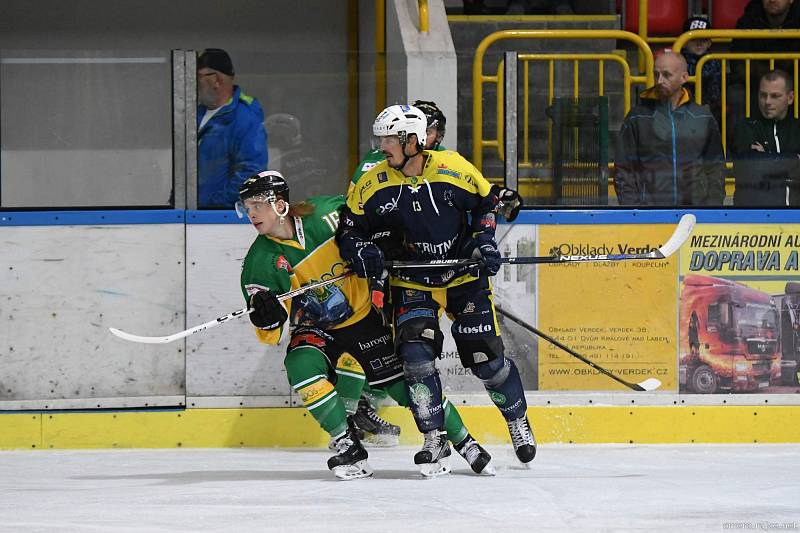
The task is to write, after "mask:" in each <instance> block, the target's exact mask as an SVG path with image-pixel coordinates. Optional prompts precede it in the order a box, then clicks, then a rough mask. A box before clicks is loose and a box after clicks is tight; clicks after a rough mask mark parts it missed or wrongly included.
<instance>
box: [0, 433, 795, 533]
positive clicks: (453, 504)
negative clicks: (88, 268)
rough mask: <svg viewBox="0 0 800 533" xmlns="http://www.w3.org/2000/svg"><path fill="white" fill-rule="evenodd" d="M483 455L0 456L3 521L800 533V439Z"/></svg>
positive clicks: (2, 524)
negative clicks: (420, 458)
mask: <svg viewBox="0 0 800 533" xmlns="http://www.w3.org/2000/svg"><path fill="white" fill-rule="evenodd" d="M488 449H489V451H490V452H491V453H492V454H493V456H494V461H495V465H496V466H497V468H498V475H497V476H496V477H483V476H476V475H474V474H473V473H472V471H471V470H469V468H468V467H467V465H466V463H465V462H464V461H463V460H462V459H461V457H459V456H454V457H453V473H452V474H450V475H449V476H445V477H442V478H437V479H432V480H425V479H421V478H420V476H419V474H418V473H417V470H416V468H415V466H414V465H413V464H412V456H413V454H414V452H415V451H417V448H415V447H414V448H412V447H401V448H394V449H375V448H370V463H371V465H372V467H373V468H374V469H375V476H374V477H373V478H372V479H361V480H355V481H349V482H342V481H336V480H335V479H334V478H333V476H332V474H331V473H330V472H329V471H328V470H327V468H326V467H325V461H326V459H327V458H328V456H329V455H330V452H328V450H323V449H292V450H287V449H213V450H206V449H202V450H199V449H194V450H191V449H177V450H98V451H84V450H81V451H14V452H11V451H8V452H0V531H2V532H4V533H5V532H30V531H43V532H51V531H52V532H60V533H61V532H84V531H87V532H142V533H149V532H164V531H181V532H199V531H230V532H250V531H297V532H304V533H308V532H313V531H366V532H375V533H383V532H388V531H405V532H411V531H438V532H450V531H453V532H467V531H491V532H493V533H494V532H500V531H514V532H539V531H544V532H549V531H563V532H567V531H569V532H574V531H590V532H594V531H642V532H644V531H646V532H657V531H675V532H696V531H726V530H738V531H747V530H751V531H800V445H769V444H758V445H699V444H691V445H677V446H675V445H650V446H646V445H545V446H541V447H540V449H539V454H538V455H537V457H536V459H535V461H534V466H533V468H531V469H522V468H519V467H518V466H517V464H516V461H515V459H514V457H513V454H512V452H511V451H510V446H509V447H505V446H493V447H488Z"/></svg>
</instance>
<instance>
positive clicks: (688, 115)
mask: <svg viewBox="0 0 800 533" xmlns="http://www.w3.org/2000/svg"><path fill="white" fill-rule="evenodd" d="M687 77H688V73H687V71H686V60H685V59H684V58H683V56H682V55H680V54H676V53H673V52H672V51H671V50H664V51H662V52H661V53H659V54H658V55H657V57H656V61H655V68H654V78H655V83H656V84H655V86H654V87H650V88H649V89H647V90H645V91H644V92H643V93H642V94H641V104H639V105H638V106H636V107H634V108H633V109H631V110H630V112H629V113H628V115H627V116H626V117H625V121H624V122H623V124H622V128H621V130H620V134H619V135H620V138H619V143H618V147H617V157H616V175H615V178H614V188H615V189H616V192H617V198H618V200H619V203H620V205H722V201H723V200H724V199H725V178H724V175H723V167H724V156H723V152H722V140H721V138H720V134H719V127H718V126H717V122H716V121H715V120H714V117H713V116H712V115H711V112H710V111H709V109H708V107H707V106H700V105H697V104H695V103H694V102H693V101H692V100H691V99H690V98H689V92H688V91H687V90H686V89H685V88H684V87H683V84H684V83H685V82H686V78H687Z"/></svg>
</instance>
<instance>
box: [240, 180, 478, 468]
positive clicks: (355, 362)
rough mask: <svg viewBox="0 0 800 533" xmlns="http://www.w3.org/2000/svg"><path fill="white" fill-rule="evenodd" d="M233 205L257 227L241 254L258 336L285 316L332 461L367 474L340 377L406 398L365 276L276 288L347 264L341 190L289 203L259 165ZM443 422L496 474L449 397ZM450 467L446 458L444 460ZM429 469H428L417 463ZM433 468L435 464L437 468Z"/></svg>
mask: <svg viewBox="0 0 800 533" xmlns="http://www.w3.org/2000/svg"><path fill="white" fill-rule="evenodd" d="M239 196H240V201H239V202H238V203H237V211H238V212H239V213H240V214H241V215H243V216H244V215H246V216H247V217H248V218H249V220H250V222H251V223H252V224H253V227H254V228H255V229H256V231H257V232H258V234H259V235H258V236H257V237H256V239H255V241H254V242H253V244H252V245H251V246H250V250H249V251H248V253H247V256H246V257H245V259H244V264H243V266H242V274H241V285H242V291H243V295H244V297H245V299H246V300H247V301H248V305H249V306H250V307H251V308H252V309H253V311H252V312H251V313H250V320H251V321H252V323H253V325H254V326H255V327H256V328H257V329H256V332H257V335H258V337H259V339H260V340H261V341H263V342H267V343H272V344H275V343H277V342H278V341H279V339H280V336H281V332H282V329H283V326H284V323H285V322H287V320H288V322H289V325H290V340H289V346H288V348H287V353H286V357H285V359H284V366H285V367H286V373H287V378H288V380H289V383H290V384H291V386H292V388H293V389H294V390H295V391H296V392H297V394H298V395H299V396H300V398H301V400H302V401H303V404H304V405H305V406H306V408H307V409H308V411H309V412H310V413H311V415H312V416H313V417H314V419H315V420H316V421H317V422H318V423H319V425H320V426H321V427H322V429H324V430H325V431H326V432H327V433H329V434H330V435H331V437H332V438H333V439H334V441H335V445H336V450H337V452H338V453H337V454H336V455H334V456H333V457H331V458H330V459H329V460H328V467H329V468H330V469H331V470H332V471H333V472H334V475H336V477H337V478H339V479H345V480H347V479H355V478H360V477H367V476H370V475H372V468H371V467H370V466H369V463H368V461H367V458H368V454H367V451H366V450H365V449H364V447H363V446H362V444H361V442H360V439H359V438H358V435H357V434H356V431H355V428H354V427H351V426H349V424H348V419H347V410H346V408H345V405H344V402H343V397H344V396H348V397H350V398H358V392H356V393H355V394H352V393H349V394H347V395H344V394H338V392H337V391H338V390H339V389H340V388H341V382H346V381H348V380H350V382H351V384H352V383H353V380H355V383H358V382H359V381H360V383H361V384H363V382H364V380H366V381H368V382H369V383H370V385H371V386H373V387H375V388H384V389H386V390H387V391H388V393H389V395H390V396H391V397H392V398H393V399H394V400H395V401H397V403H398V404H400V405H401V406H408V404H409V401H408V395H407V391H406V383H405V381H404V377H403V369H402V364H401V363H400V361H399V359H398V358H397V357H396V355H395V353H394V346H393V343H392V335H391V330H390V329H389V328H388V327H387V326H385V325H384V323H383V321H382V318H381V316H380V314H379V313H378V312H377V311H376V310H375V309H374V308H373V306H372V300H371V297H370V291H369V287H368V284H367V281H366V280H365V279H364V278H361V277H357V276H348V277H345V278H344V279H342V280H340V281H338V282H335V283H331V284H330V285H327V286H325V287H322V288H320V289H317V290H313V291H308V292H306V293H304V294H303V295H302V296H297V297H295V298H293V299H292V300H291V301H287V302H284V303H282V302H280V301H279V300H278V297H277V295H279V294H282V293H285V292H287V291H289V290H292V289H296V288H299V287H302V286H304V285H307V284H309V283H313V282H317V281H322V280H325V279H330V278H332V277H335V276H337V275H340V274H342V273H345V272H346V271H347V270H346V263H345V261H344V260H343V259H342V257H341V255H340V254H339V250H338V247H337V245H336V242H335V240H334V235H335V232H336V228H337V226H338V217H339V210H340V208H341V207H342V206H343V205H344V198H343V197H342V196H327V197H324V196H323V197H316V198H310V199H308V200H307V201H304V202H300V203H297V204H291V205H290V204H289V187H288V185H287V184H286V181H285V180H284V179H283V176H281V174H280V173H278V172H274V171H264V172H261V173H259V174H257V175H255V176H253V177H251V178H250V179H248V180H247V181H245V183H244V184H243V185H242V188H241V189H240V193H239ZM445 418H446V423H445V426H446V429H447V431H448V434H449V436H450V437H449V438H450V439H451V441H452V442H453V444H454V445H455V446H457V448H458V447H460V448H462V449H463V450H464V451H463V453H462V456H463V457H464V458H465V459H466V460H467V462H468V463H469V464H470V467H471V468H472V470H473V471H475V472H476V473H483V474H494V468H493V467H492V465H491V464H490V461H491V456H490V455H489V454H488V453H487V452H486V451H485V450H484V449H483V448H482V447H481V446H480V445H479V444H478V443H477V442H476V441H475V439H473V438H472V437H471V436H470V434H469V433H468V431H467V429H466V428H465V427H464V424H463V422H462V420H461V418H460V416H459V414H458V412H457V411H456V409H455V408H454V407H453V406H452V405H451V404H449V402H448V403H447V405H446V406H445ZM445 466H446V467H447V470H448V471H449V465H445ZM422 473H423V474H429V472H424V471H423V472H422ZM434 473H435V472H434Z"/></svg>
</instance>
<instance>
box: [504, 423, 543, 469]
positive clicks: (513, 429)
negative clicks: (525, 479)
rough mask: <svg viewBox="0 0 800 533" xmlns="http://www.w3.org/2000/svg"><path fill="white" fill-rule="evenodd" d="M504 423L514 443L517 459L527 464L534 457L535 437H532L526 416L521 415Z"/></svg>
mask: <svg viewBox="0 0 800 533" xmlns="http://www.w3.org/2000/svg"><path fill="white" fill-rule="evenodd" d="M506 423H507V424H508V432H509V433H510V434H511V442H512V443H513V444H514V453H516V454H517V459H519V460H520V461H521V462H522V463H523V464H526V465H527V464H528V463H530V462H531V461H533V458H534V457H536V439H534V438H533V431H532V430H531V425H530V423H529V422H528V417H527V416H522V417H520V418H517V419H516V420H508V421H507V422H506Z"/></svg>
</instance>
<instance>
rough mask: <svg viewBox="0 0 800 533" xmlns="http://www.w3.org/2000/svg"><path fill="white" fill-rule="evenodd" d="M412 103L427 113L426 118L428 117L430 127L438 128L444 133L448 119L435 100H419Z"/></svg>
mask: <svg viewBox="0 0 800 533" xmlns="http://www.w3.org/2000/svg"><path fill="white" fill-rule="evenodd" d="M411 105H413V106H414V107H416V108H417V109H419V110H420V111H422V112H423V113H425V118H427V119H428V127H429V128H436V130H437V131H438V132H439V133H440V134H441V135H444V129H445V125H446V123H447V119H446V118H445V117H444V113H442V110H441V109H439V106H437V105H436V103H435V102H427V101H425V100H417V101H416V102H414V103H413V104H411Z"/></svg>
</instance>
